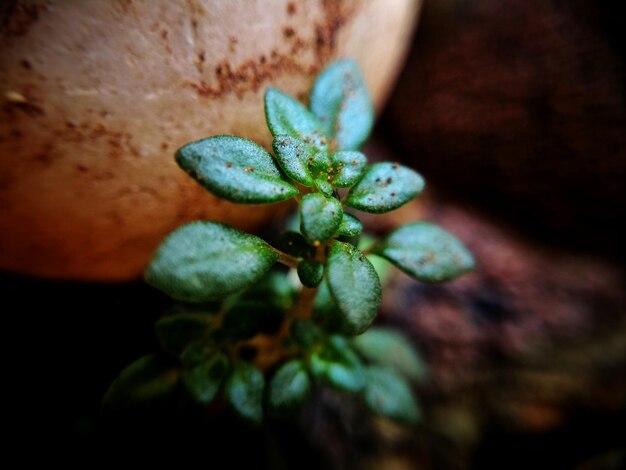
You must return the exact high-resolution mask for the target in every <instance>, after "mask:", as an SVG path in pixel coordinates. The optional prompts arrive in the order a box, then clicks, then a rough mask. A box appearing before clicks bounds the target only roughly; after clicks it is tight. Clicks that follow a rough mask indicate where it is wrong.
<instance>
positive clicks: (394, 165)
mask: <svg viewBox="0 0 626 470" xmlns="http://www.w3.org/2000/svg"><path fill="white" fill-rule="evenodd" d="M399 166H400V165H398V164H397V163H394V164H392V165H391V167H392V168H393V169H394V170H396V169H397V168H398V167H399Z"/></svg>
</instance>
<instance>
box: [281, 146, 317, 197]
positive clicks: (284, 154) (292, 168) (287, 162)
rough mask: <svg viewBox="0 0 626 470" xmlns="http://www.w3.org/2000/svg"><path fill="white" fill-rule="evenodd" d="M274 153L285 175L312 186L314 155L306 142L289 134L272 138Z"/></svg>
mask: <svg viewBox="0 0 626 470" xmlns="http://www.w3.org/2000/svg"><path fill="white" fill-rule="evenodd" d="M273 147H274V155H276V159H277V160H278V163H280V166H281V167H282V168H283V170H285V173H287V176H289V177H290V178H291V179H293V180H295V181H297V182H298V183H300V184H303V185H304V186H313V177H312V176H311V170H312V168H313V164H314V156H313V152H312V151H311V147H310V146H309V145H307V144H306V142H304V141H302V140H300V139H297V138H294V137H291V136H289V135H278V136H276V137H275V138H274V144H273Z"/></svg>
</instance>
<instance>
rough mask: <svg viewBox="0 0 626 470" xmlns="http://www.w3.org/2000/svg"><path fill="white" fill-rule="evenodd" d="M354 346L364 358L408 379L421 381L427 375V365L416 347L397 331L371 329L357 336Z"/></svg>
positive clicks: (353, 341) (353, 342)
mask: <svg viewBox="0 0 626 470" xmlns="http://www.w3.org/2000/svg"><path fill="white" fill-rule="evenodd" d="M352 344H353V345H354V347H355V349H356V350H357V352H358V353H359V354H361V356H363V357H364V358H366V359H368V360H369V361H371V362H374V363H376V364H379V365H381V366H385V367H387V368H390V369H393V370H395V371H396V372H398V373H400V374H402V375H404V376H405V377H406V378H408V379H411V380H415V381H419V380H421V379H422V378H424V376H425V374H426V365H425V364H424V362H423V361H422V359H421V357H420V355H419V354H418V352H417V350H416V349H415V347H414V346H413V345H412V344H411V343H410V342H409V341H408V340H407V339H406V337H405V336H403V335H401V334H400V333H398V332H397V331H392V330H389V329H386V328H370V329H369V330H367V331H366V332H365V333H363V334H362V335H359V336H356V337H355V338H354V339H353V340H352Z"/></svg>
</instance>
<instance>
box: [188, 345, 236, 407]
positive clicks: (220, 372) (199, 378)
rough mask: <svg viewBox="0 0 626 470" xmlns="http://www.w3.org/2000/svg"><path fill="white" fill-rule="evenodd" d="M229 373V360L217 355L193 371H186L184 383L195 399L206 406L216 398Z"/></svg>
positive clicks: (223, 355) (222, 355) (219, 354)
mask: <svg viewBox="0 0 626 470" xmlns="http://www.w3.org/2000/svg"><path fill="white" fill-rule="evenodd" d="M227 372H228V358H227V357H226V355H225V354H224V353H217V354H215V355H213V356H212V357H211V358H209V359H208V360H207V361H205V362H203V363H201V364H198V365H196V366H195V367H193V368H192V369H187V370H185V371H184V372H183V381H184V382H185V386H186V387H187V390H189V393H191V395H192V396H193V398H194V399H195V400H196V401H197V402H198V403H202V404H205V405H206V404H208V403H210V402H211V401H212V400H213V398H215V395H216V394H217V392H218V391H219V389H220V387H221V385H222V382H223V381H224V378H225V377H226V373H227Z"/></svg>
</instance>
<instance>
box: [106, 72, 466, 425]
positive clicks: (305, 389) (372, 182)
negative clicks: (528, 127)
mask: <svg viewBox="0 0 626 470" xmlns="http://www.w3.org/2000/svg"><path fill="white" fill-rule="evenodd" d="M265 115H266V119H267V123H268V126H269V129H270V131H271V133H272V135H273V136H274V141H273V151H274V155H273V156H272V155H271V154H270V153H269V152H268V151H267V150H265V149H264V148H262V147H260V146H259V145H257V144H255V143H254V142H251V141H250V140H247V139H244V138H241V137H235V136H227V135H218V136H214V137H209V138H206V139H202V140H199V141H197V142H192V143H189V144H187V145H185V146H183V147H182V148H180V149H179V150H178V151H177V152H176V161H177V163H178V164H179V165H180V167H181V168H182V169H183V170H185V171H186V172H187V173H188V174H189V175H190V176H191V177H193V178H194V179H195V180H196V181H197V182H198V183H200V184H201V185H202V186H204V187H205V188H206V189H207V190H209V191H210V192H211V193H213V194H215V195H217V196H219V197H221V198H224V199H227V200H229V201H232V202H235V203H241V204H270V203H275V202H278V201H285V200H288V199H295V200H296V201H297V202H298V203H299V210H298V220H299V222H296V226H295V227H292V230H289V231H287V232H285V233H283V234H282V235H281V236H280V237H277V243H276V245H277V246H276V247H273V246H270V244H268V243H267V242H266V241H264V240H262V239H261V238H259V237H257V236H254V235H251V234H248V233H244V232H242V231H240V230H238V229H235V228H233V227H230V226H227V225H224V224H221V223H217V222H204V221H198V222H192V223H190V224H187V225H185V226H182V227H180V228H179V229H177V230H175V231H174V232H173V233H171V234H170V235H169V236H168V237H167V238H166V239H165V240H164V241H163V243H162V244H161V245H160V247H159V248H158V249H157V251H156V253H155V255H154V258H153V259H152V261H151V262H150V265H149V266H148V269H147V271H146V275H145V278H146V281H147V282H148V283H149V284H151V285H153V286H154V287H156V288H158V289H160V290H161V291H163V292H165V293H166V294H167V295H169V296H170V297H172V298H173V299H175V300H177V301H179V303H178V304H177V306H176V307H175V309H174V311H172V312H170V314H168V315H166V316H164V317H163V318H161V319H160V320H159V321H158V322H157V323H156V335H157V338H158V340H159V342H160V344H161V345H162V347H163V349H164V350H165V351H166V352H167V353H169V354H170V357H171V358H172V359H170V360H169V361H165V366H164V365H163V364H164V363H163V361H162V359H160V358H159V356H154V355H153V356H146V357H143V358H141V359H139V360H138V361H136V362H134V363H133V364H131V365H130V366H129V367H127V368H126V369H125V370H124V371H123V372H122V373H121V374H120V376H119V377H118V378H117V379H116V380H115V382H114V383H113V384H112V385H111V387H110V388H109V391H108V392H107V395H106V396H105V400H104V401H105V404H116V405H118V406H119V404H120V403H121V404H122V405H128V404H132V403H137V402H141V401H145V400H146V399H155V398H158V397H162V396H164V395H166V394H167V393H169V392H171V391H172V389H174V388H175V387H177V386H178V384H184V389H185V390H186V393H187V394H188V395H190V396H191V397H193V398H194V399H195V400H196V401H197V402H199V403H201V404H208V403H210V402H212V401H214V400H216V399H217V398H218V397H219V398H220V399H223V401H225V402H226V403H228V404H230V406H231V407H232V409H233V410H234V411H235V412H236V413H237V414H238V415H239V416H241V417H242V418H244V419H245V420H247V421H249V422H252V423H259V422H261V421H262V419H263V416H264V415H266V414H269V415H272V416H281V415H284V414H286V413H289V412H291V411H293V410H295V409H296V408H298V407H299V406H300V405H301V404H302V403H303V402H304V401H305V400H306V399H307V396H308V394H309V391H310V389H311V386H312V384H313V383H319V384H322V385H329V386H331V387H334V388H336V389H338V390H342V391H345V392H352V393H355V394H360V395H361V396H362V397H363V399H364V401H365V403H366V404H367V405H368V406H369V408H370V409H371V410H372V411H374V412H375V413H378V414H380V415H383V416H386V417H388V418H391V419H394V420H397V421H400V422H406V423H413V422H416V421H417V420H418V419H419V415H420V411H419V407H418V404H417V402H416V400H415V398H414V396H413V394H412V392H411V381H416V380H419V379H420V377H421V376H422V374H423V370H424V366H423V364H422V362H421V361H420V358H419V356H418V355H417V353H416V351H415V350H414V349H413V347H412V345H411V344H410V342H409V341H407V340H406V339H405V338H404V337H403V336H402V335H400V334H399V333H396V332H393V331H390V330H387V329H383V328H372V329H370V330H369V331H366V330H368V328H369V327H370V325H371V324H372V322H373V321H374V318H375V317H376V314H377V312H378V310H379V306H380V302H381V282H380V280H379V275H378V273H377V270H376V269H375V267H374V264H380V261H379V260H374V258H375V257H379V258H382V259H386V260H387V261H390V262H391V263H392V264H394V265H395V266H397V267H398V268H400V269H401V270H402V271H404V272H405V273H407V274H408V275H409V276H412V277H413V278H415V279H417V280H418V281H422V282H429V283H432V282H442V281H447V280H450V279H453V278H455V277H457V276H459V275H461V274H463V273H465V272H467V271H469V270H471V269H472V267H473V264H474V261H473V258H472V256H471V254H470V253H469V252H468V250H467V249H466V248H465V247H464V246H463V245H462V244H461V242H459V241H458V240H457V239H456V238H455V237H453V236H452V235H450V234H449V233H447V232H446V231H444V230H443V229H442V228H440V227H437V226H436V225H433V224H431V223H427V222H415V223H410V224H407V225H403V226H401V227H399V228H397V229H396V230H394V231H392V232H391V233H389V234H388V235H387V236H385V237H384V238H382V239H380V240H378V241H372V240H370V242H369V243H365V247H364V243H363V240H360V235H361V232H362V231H363V225H362V224H361V222H360V220H359V219H358V218H357V216H356V215H354V214H351V213H348V212H346V210H347V209H356V210H359V211H364V212H369V213H374V214H380V213H385V212H389V211H392V210H394V209H397V208H398V207H400V206H402V205H403V204H405V203H407V202H408V201H410V200H411V199H413V198H415V197H416V196H417V195H419V194H420V193H421V192H422V190H423V189H424V180H423V179H422V177H421V176H420V175H419V174H417V173H416V172H415V171H413V170H411V169H409V168H407V167H405V166H402V165H400V164H397V163H387V162H385V163H375V164H373V165H368V163H367V158H366V157H365V155H363V154H362V153H360V152H359V151H358V148H359V147H360V146H361V144H362V143H363V142H364V141H365V140H366V139H367V137H368V135H369V133H370V131H371V128H372V125H373V122H374V112H373V109H372V105H371V103H370V99H369V95H368V92H367V89H366V87H365V85H364V82H363V79H362V78H361V74H360V71H359V69H358V66H357V65H356V64H355V63H354V62H352V61H349V60H343V61H339V62H335V63H334V64H332V65H331V66H330V67H328V68H327V69H326V70H324V71H323V72H322V73H321V75H320V76H319V77H318V78H317V81H316V82H315V84H314V86H313V89H312V92H311V96H310V107H309V109H307V108H306V107H304V106H303V105H302V104H300V103H299V102H298V101H296V100H294V99H293V98H291V97H289V96H288V95H286V94H284V93H282V92H280V91H278V90H276V89H272V88H270V89H268V90H267V92H266V93H265ZM363 238H366V237H363ZM371 260H372V261H371ZM276 263H278V264H282V265H285V266H287V268H289V269H285V268H282V270H281V269H278V270H272V267H273V266H274V265H275V264H276ZM294 273H297V279H299V282H298V281H297V280H296V275H295V274H294Z"/></svg>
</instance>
